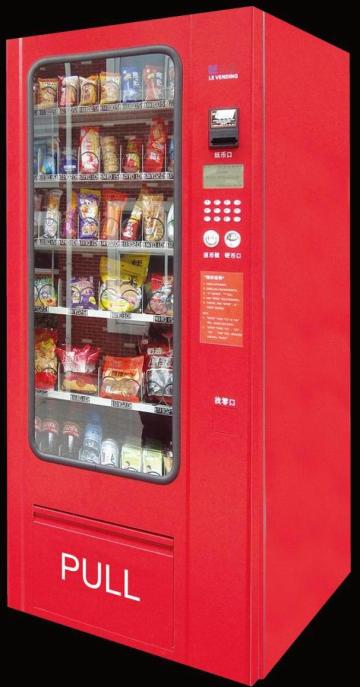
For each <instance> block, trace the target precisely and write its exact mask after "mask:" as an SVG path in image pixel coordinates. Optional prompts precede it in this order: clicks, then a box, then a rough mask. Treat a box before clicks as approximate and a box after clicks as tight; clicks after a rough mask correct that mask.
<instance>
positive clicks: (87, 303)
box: [71, 277, 97, 310]
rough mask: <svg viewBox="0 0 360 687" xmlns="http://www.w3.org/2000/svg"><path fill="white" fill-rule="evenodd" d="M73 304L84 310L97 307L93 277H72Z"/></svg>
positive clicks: (74, 306)
mask: <svg viewBox="0 0 360 687" xmlns="http://www.w3.org/2000/svg"><path fill="white" fill-rule="evenodd" d="M71 305H72V307H73V308H81V309H84V310H91V309H93V310H96V309H97V304H96V298H95V288H94V278H93V277H72V278H71Z"/></svg>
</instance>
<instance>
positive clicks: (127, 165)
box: [123, 136, 142, 174]
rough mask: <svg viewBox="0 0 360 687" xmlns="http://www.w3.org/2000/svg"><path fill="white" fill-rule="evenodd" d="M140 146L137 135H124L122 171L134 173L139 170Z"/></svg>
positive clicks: (139, 139)
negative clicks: (124, 147)
mask: <svg viewBox="0 0 360 687" xmlns="http://www.w3.org/2000/svg"><path fill="white" fill-rule="evenodd" d="M141 146H142V141H141V138H139V137H138V136H127V137H126V152H125V160H124V165H123V170H124V172H127V173H128V174H134V173H137V172H140V171H141Z"/></svg>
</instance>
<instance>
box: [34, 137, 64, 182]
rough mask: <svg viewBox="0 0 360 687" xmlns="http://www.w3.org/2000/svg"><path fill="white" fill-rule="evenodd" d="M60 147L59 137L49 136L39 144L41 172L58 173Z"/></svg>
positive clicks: (37, 147)
mask: <svg viewBox="0 0 360 687" xmlns="http://www.w3.org/2000/svg"><path fill="white" fill-rule="evenodd" d="M58 147H59V140H58V139H57V138H49V139H47V140H46V141H40V142H39V143H38V144H37V146H36V150H37V155H38V164H39V167H38V168H39V174H57V163H58Z"/></svg>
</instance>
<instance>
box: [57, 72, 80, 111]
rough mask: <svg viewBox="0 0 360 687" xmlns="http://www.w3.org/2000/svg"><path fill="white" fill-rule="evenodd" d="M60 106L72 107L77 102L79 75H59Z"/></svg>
mask: <svg viewBox="0 0 360 687" xmlns="http://www.w3.org/2000/svg"><path fill="white" fill-rule="evenodd" d="M59 84H60V107H72V106H73V105H77V103H78V92H79V77H78V76H59Z"/></svg>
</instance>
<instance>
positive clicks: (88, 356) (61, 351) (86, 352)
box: [56, 344, 101, 373]
mask: <svg viewBox="0 0 360 687" xmlns="http://www.w3.org/2000/svg"><path fill="white" fill-rule="evenodd" d="M100 353H101V348H95V347H94V346H90V344H86V345H85V346H82V347H80V346H71V347H69V346H67V345H66V344H62V345H61V346H58V347H57V349H56V354H57V356H58V358H59V360H60V362H61V363H62V366H63V368H64V372H84V373H88V372H94V370H95V369H96V366H97V364H98V362H99V356H100Z"/></svg>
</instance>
